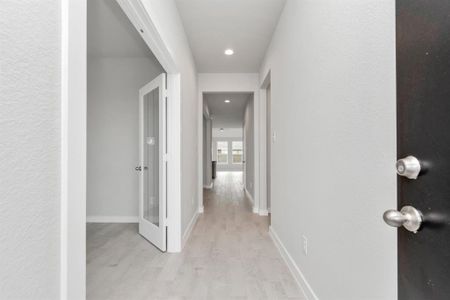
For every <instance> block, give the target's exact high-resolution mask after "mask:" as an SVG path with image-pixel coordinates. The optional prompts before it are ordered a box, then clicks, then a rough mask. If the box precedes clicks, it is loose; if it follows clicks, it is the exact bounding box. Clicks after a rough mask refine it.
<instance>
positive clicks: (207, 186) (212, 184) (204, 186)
mask: <svg viewBox="0 0 450 300" xmlns="http://www.w3.org/2000/svg"><path fill="white" fill-rule="evenodd" d="M213 186H214V183H213V182H211V184H210V185H206V184H204V185H203V188H204V189H207V190H210V189H212V188H213Z"/></svg>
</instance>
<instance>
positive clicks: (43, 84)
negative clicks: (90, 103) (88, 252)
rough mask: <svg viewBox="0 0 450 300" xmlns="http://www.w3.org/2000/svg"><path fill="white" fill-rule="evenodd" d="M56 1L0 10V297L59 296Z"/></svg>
mask: <svg viewBox="0 0 450 300" xmlns="http://www.w3.org/2000/svg"><path fill="white" fill-rule="evenodd" d="M60 5H61V4H60V1H59V0H44V1H3V2H2V4H1V7H0V49H1V50H0V53H1V54H0V65H1V67H0V68H1V71H0V128H1V129H0V194H1V197H0V219H1V226H0V237H1V238H0V266H1V268H0V298H1V299H59V289H60V284H59V282H60V278H59V276H60V250H59V249H60V247H59V246H60V199H61V198H60V179H61V177H60V167H61V165H60V159H61V158H60V155H61V151H60V144H61V140H60V134H61V131H60V120H61V118H60V109H61V106H60V102H61V98H60V59H61V58H60V54H61V47H60V28H61V21H60Z"/></svg>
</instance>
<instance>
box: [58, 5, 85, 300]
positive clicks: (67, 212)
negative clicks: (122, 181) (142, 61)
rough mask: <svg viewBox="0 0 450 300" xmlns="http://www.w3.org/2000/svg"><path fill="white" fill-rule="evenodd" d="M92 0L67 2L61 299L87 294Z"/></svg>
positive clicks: (63, 45)
mask: <svg viewBox="0 0 450 300" xmlns="http://www.w3.org/2000/svg"><path fill="white" fill-rule="evenodd" d="M86 22H87V20H86V0H78V1H70V0H62V2H61V207H60V224H61V243H60V251H61V253H60V259H61V261H60V298H61V299H74V300H75V299H84V298H85V295H86V253H85V252H86Z"/></svg>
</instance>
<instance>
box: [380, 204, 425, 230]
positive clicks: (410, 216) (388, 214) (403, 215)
mask: <svg viewBox="0 0 450 300" xmlns="http://www.w3.org/2000/svg"><path fill="white" fill-rule="evenodd" d="M383 220H384V222H386V224H388V225H389V226H392V227H401V226H403V227H405V229H406V230H408V231H411V232H414V233H416V232H417V230H419V229H420V226H421V225H422V221H423V217H422V213H421V212H420V211H419V210H417V209H415V208H414V207H412V206H403V207H402V209H401V210H400V211H398V210H395V209H390V210H387V211H385V212H384V214H383Z"/></svg>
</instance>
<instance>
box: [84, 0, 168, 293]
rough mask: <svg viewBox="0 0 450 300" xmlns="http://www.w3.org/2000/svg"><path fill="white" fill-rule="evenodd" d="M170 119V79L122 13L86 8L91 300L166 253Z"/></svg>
mask: <svg viewBox="0 0 450 300" xmlns="http://www.w3.org/2000/svg"><path fill="white" fill-rule="evenodd" d="M166 111H167V101H166V71H165V70H164V68H163V67H162V66H161V64H160V62H159V61H158V59H157V58H156V57H155V55H154V54H153V53H152V51H151V50H150V49H149V47H148V45H147V44H146V42H145V41H144V40H143V39H142V37H141V35H140V34H139V32H138V31H137V30H136V28H135V27H134V26H133V24H132V23H131V22H130V20H129V18H128V17H127V15H126V14H125V12H124V11H123V10H122V8H121V6H120V5H119V4H118V2H116V1H109V0H88V1H87V182H86V183H87V203H86V204H87V207H86V215H87V230H86V240H87V241H86V245H87V247H86V264H87V266H86V270H87V298H88V299H89V298H107V297H109V296H110V295H116V293H117V292H120V290H122V287H123V288H126V286H128V285H129V284H130V282H129V280H128V279H126V277H124V275H125V274H126V273H127V272H130V273H129V275H130V276H129V278H134V277H133V276H132V275H133V274H137V272H139V271H140V270H139V269H136V266H137V265H139V264H140V262H142V261H144V260H143V259H145V261H149V260H150V259H151V258H152V257H153V258H155V259H156V258H157V257H158V256H161V255H162V252H164V251H166V248H167V243H166V240H167V239H166V237H167V232H166V224H165V220H166V203H167V199H166V191H167V184H166V166H167V163H166V158H165V155H166V153H167V138H166V136H167V121H166V120H167V114H166ZM119 278H125V279H123V280H118V279H119ZM130 280H131V279H130ZM133 280H134V279H133ZM119 298H120V297H119Z"/></svg>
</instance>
